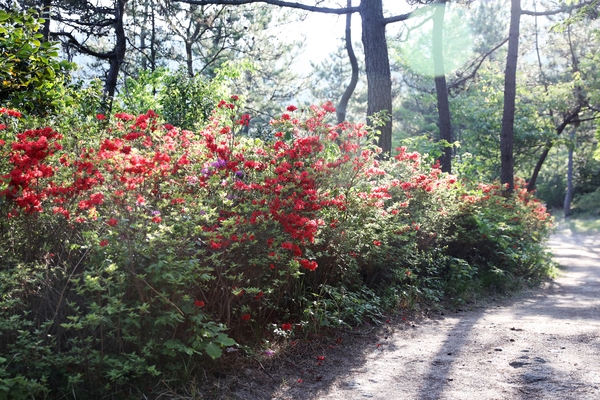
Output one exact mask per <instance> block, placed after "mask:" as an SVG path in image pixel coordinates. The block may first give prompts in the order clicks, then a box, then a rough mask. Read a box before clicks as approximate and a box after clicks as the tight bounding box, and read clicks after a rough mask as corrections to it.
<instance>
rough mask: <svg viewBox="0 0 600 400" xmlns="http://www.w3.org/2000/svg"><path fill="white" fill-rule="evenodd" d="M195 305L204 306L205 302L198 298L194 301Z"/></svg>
mask: <svg viewBox="0 0 600 400" xmlns="http://www.w3.org/2000/svg"><path fill="white" fill-rule="evenodd" d="M194 305H195V306H196V307H204V302H203V301H202V300H196V301H194Z"/></svg>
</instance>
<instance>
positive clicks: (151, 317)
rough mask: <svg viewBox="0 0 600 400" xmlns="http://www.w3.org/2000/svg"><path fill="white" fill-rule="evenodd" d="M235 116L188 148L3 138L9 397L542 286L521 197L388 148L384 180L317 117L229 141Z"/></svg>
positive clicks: (177, 142) (355, 136)
mask: <svg viewBox="0 0 600 400" xmlns="http://www.w3.org/2000/svg"><path fill="white" fill-rule="evenodd" d="M235 101H236V99H235V98H232V99H230V101H222V102H220V103H219V104H218V106H217V109H216V111H215V112H214V113H213V114H212V116H211V118H210V121H209V123H208V124H207V125H206V126H205V127H204V128H203V129H202V130H201V131H199V132H191V131H186V130H181V129H179V128H176V127H173V126H171V125H168V124H164V123H162V122H161V120H160V118H159V117H158V116H157V115H156V114H155V113H153V112H152V111H148V112H147V113H146V114H142V115H139V116H134V115H130V114H127V113H118V114H116V115H115V116H114V118H113V119H112V121H111V122H110V123H107V120H106V118H105V117H104V116H103V115H97V116H96V118H95V122H94V124H95V125H94V126H91V127H90V132H98V134H96V135H94V136H93V137H91V138H88V139H86V140H85V141H79V140H73V139H72V138H69V135H68V133H66V132H65V133H64V134H61V133H59V132H56V131H55V130H53V129H51V128H41V129H30V130H24V131H22V132H20V131H18V130H16V126H13V127H12V128H10V129H15V130H14V133H12V132H13V131H11V130H10V129H7V130H5V131H3V136H2V137H3V142H1V147H0V153H1V154H0V155H1V156H2V158H1V160H3V161H1V162H2V164H0V212H2V215H3V217H2V218H1V219H0V234H1V237H0V240H2V247H1V248H2V250H1V251H2V253H0V256H1V257H3V260H4V261H3V263H4V265H6V268H5V270H3V271H2V273H3V274H4V275H5V278H6V279H5V280H3V282H5V283H3V285H4V287H3V288H2V289H3V291H2V292H3V293H7V295H6V297H5V299H11V300H10V301H9V300H2V302H3V303H2V304H3V306H2V307H0V310H1V311H0V318H1V319H2V321H3V323H2V324H0V326H1V327H0V329H1V330H2V332H3V336H2V337H3V339H2V342H0V349H1V350H2V353H0V354H2V355H3V356H1V357H0V364H3V363H5V362H6V360H8V359H11V362H10V365H7V366H6V367H5V370H6V372H5V373H6V374H8V375H9V376H12V377H13V378H11V379H17V378H18V379H20V381H19V382H20V383H19V384H20V385H21V386H23V385H25V384H28V385H30V386H31V385H33V386H35V384H41V382H47V385H48V387H69V388H72V389H74V390H75V389H76V390H79V389H83V388H85V390H88V391H93V390H94V388H98V390H100V389H99V388H103V387H104V386H103V385H109V386H113V387H115V388H117V387H122V385H125V384H126V383H131V382H140V381H141V380H143V379H144V378H148V377H155V376H159V375H160V376H161V377H162V378H163V379H165V377H180V378H181V373H180V371H181V370H182V369H183V368H181V365H180V364H178V362H180V361H178V360H181V357H185V358H186V359H188V360H189V361H186V366H187V367H186V368H185V371H187V373H188V374H192V373H193V372H194V367H195V365H197V364H196V363H197V362H201V361H202V359H203V357H205V356H210V357H212V358H217V357H219V356H220V355H221V352H222V348H223V347H228V346H234V345H235V344H236V342H235V341H234V339H235V340H236V341H237V342H239V343H243V342H247V341H249V340H251V339H253V338H254V339H255V338H257V337H260V336H262V335H264V334H265V329H266V328H267V327H270V326H274V327H275V330H276V332H279V333H280V334H285V335H286V336H288V335H292V334H300V333H301V332H302V330H303V329H305V327H306V326H307V325H310V326H311V327H312V329H319V328H320V327H322V326H330V325H336V324H339V323H358V322H359V321H360V320H364V319H368V318H373V319H374V318H379V317H380V315H381V311H382V309H383V308H384V307H386V304H387V305H388V306H395V305H396V303H397V302H400V301H405V300H406V299H413V300H414V299H419V298H420V299H428V300H432V299H440V298H441V297H442V296H444V295H447V294H450V295H453V296H458V295H460V294H461V292H463V291H465V290H467V289H468V288H469V287H470V286H473V285H474V284H475V283H474V282H476V280H477V279H478V278H479V277H480V276H481V277H485V278H486V279H488V281H489V282H490V283H494V282H495V281H494V280H493V279H491V277H492V276H493V275H486V274H488V273H492V274H493V273H496V272H497V271H503V273H505V274H506V275H514V276H540V275H542V274H543V270H542V269H543V266H541V265H540V260H541V258H543V253H542V252H541V245H540V243H541V240H542V239H543V237H544V235H545V234H546V233H547V228H548V221H547V214H546V213H545V210H544V209H543V208H542V207H541V206H540V205H539V204H538V203H536V201H535V200H533V199H531V198H530V197H529V196H528V195H526V194H524V193H522V192H519V194H518V196H515V197H514V198H512V199H508V200H507V199H504V198H503V197H501V196H500V195H499V193H498V192H497V188H496V189H494V192H491V191H490V190H488V186H486V185H482V186H480V187H478V188H475V189H473V190H470V189H468V188H467V187H466V185H465V184H463V183H461V182H459V181H457V178H456V177H453V176H450V175H444V174H442V173H441V171H440V170H439V168H438V167H437V166H428V165H424V163H423V161H422V159H421V156H420V155H419V154H418V153H409V152H407V150H406V149H405V148H400V149H398V155H397V156H395V158H393V159H391V160H388V161H381V160H379V159H378V149H377V148H376V147H375V146H374V145H373V143H374V136H373V134H372V133H371V132H370V131H369V130H368V129H366V127H364V126H362V125H353V124H348V123H343V124H340V125H336V126H332V125H328V124H326V123H325V122H324V120H325V118H326V117H327V114H328V113H331V112H334V111H335V110H334V108H333V107H332V105H331V104H330V103H327V104H325V105H323V106H321V107H317V106H312V107H311V108H310V109H309V110H307V111H306V115H303V114H302V113H301V112H300V111H299V110H298V109H297V108H296V107H294V106H289V107H288V108H287V110H286V113H284V114H283V115H282V116H281V118H280V119H278V120H275V121H272V123H271V127H272V129H273V137H274V138H275V140H273V141H272V142H263V141H261V140H258V139H251V138H247V137H243V136H241V135H240V130H241V129H242V128H243V127H244V126H245V125H247V124H248V122H249V120H250V116H248V115H242V116H238V115H237V106H236V105H235ZM2 112H3V114H4V115H5V116H4V117H3V118H13V119H14V118H17V117H18V115H16V114H14V112H13V111H8V110H4V111H2ZM10 113H13V114H14V115H11V114H10ZM12 122H14V121H12ZM13 125H14V124H13ZM65 137H66V139H65ZM481 235H486V237H485V238H483V236H481ZM488 238H489V239H488ZM519 238H520V239H519ZM514 245H516V246H517V247H516V248H512V247H511V246H514ZM534 245H535V246H540V247H539V248H536V249H538V250H539V252H538V253H536V254H537V256H535V257H533V258H532V257H531V256H530V254H529V253H527V254H525V252H529V251H530V250H531V248H532V247H531V246H534ZM509 248H510V249H511V250H510V253H509V251H508V249H509ZM536 257H537V258H536ZM496 260H501V261H502V264H501V265H496V264H494V263H493V262H494V261H496ZM478 274H480V275H478ZM460 287H462V289H457V288H460ZM28 310H33V311H34V312H33V313H29V312H28ZM17 332H23V333H17ZM271 333H273V332H271ZM266 334H269V332H267V333H266ZM232 338H233V339H232ZM40 346H41V347H42V348H43V349H44V352H43V355H42V356H40V351H39V350H40ZM4 359H6V360H4ZM3 360H4V361H3ZM34 363H35V365H36V367H35V368H30V369H29V370H28V371H29V372H28V373H27V375H22V374H23V373H22V372H20V371H23V370H24V369H23V366H29V365H33V364H34ZM27 368H29V367H27ZM11 374H12V375H11ZM0 378H2V376H0ZM15 382H16V381H15ZM0 390H2V389H1V388H0ZM40 390H41V391H43V390H44V388H43V387H42V388H41V389H40ZM103 390H104V389H103Z"/></svg>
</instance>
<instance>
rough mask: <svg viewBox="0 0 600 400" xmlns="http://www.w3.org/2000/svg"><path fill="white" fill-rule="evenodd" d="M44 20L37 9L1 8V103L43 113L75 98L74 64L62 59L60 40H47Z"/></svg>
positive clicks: (29, 111)
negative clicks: (71, 84)
mask: <svg viewBox="0 0 600 400" xmlns="http://www.w3.org/2000/svg"><path fill="white" fill-rule="evenodd" d="M43 22H44V20H43V19H40V18H38V17H37V14H36V12H35V11H33V10H29V11H26V12H16V11H11V12H9V11H4V10H0V54H2V57H1V58H0V104H2V105H4V106H8V107H12V108H18V109H20V110H21V111H23V112H25V113H28V114H33V115H42V116H43V115H47V114H49V113H51V112H52V111H54V110H57V109H61V108H64V107H65V106H67V105H69V104H72V100H73V99H72V98H71V93H70V92H69V91H68V90H67V84H68V81H69V72H70V71H71V70H72V69H73V64H71V63H69V62H67V61H60V60H58V44H57V43H52V42H46V41H44V40H43V35H42V34H40V33H38V32H39V30H40V28H41V24H42V23H43Z"/></svg>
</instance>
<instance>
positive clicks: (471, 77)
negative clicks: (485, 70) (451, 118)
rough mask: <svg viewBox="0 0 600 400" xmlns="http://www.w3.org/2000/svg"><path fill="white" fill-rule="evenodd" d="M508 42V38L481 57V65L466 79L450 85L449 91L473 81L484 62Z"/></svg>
mask: <svg viewBox="0 0 600 400" xmlns="http://www.w3.org/2000/svg"><path fill="white" fill-rule="evenodd" d="M506 42H508V38H506V39H504V40H503V41H502V42H500V43H499V44H498V45H496V46H495V47H494V48H493V49H491V50H490V51H488V52H487V53H485V54H483V55H481V56H480V57H481V59H480V60H479V63H478V64H477V66H475V68H474V69H473V71H471V73H470V74H469V75H467V76H465V77H464V78H461V79H459V80H457V81H454V82H452V83H451V84H450V85H448V90H450V89H454V88H456V87H458V86H460V85H462V84H463V83H465V82H466V81H468V80H469V79H473V78H474V77H475V74H477V71H479V68H480V67H481V65H482V64H483V62H484V61H485V59H486V58H488V57H489V56H490V55H492V53H493V52H495V51H496V50H498V49H499V48H500V47H502V46H503V45H504V44H505V43H506ZM475 62H476V61H474V62H473V63H472V64H471V65H473V64H474V63H475Z"/></svg>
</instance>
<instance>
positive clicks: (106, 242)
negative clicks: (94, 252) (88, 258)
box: [100, 239, 108, 247]
mask: <svg viewBox="0 0 600 400" xmlns="http://www.w3.org/2000/svg"><path fill="white" fill-rule="evenodd" d="M106 245H108V240H106V239H103V240H101V241H100V247H104V246H106Z"/></svg>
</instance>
